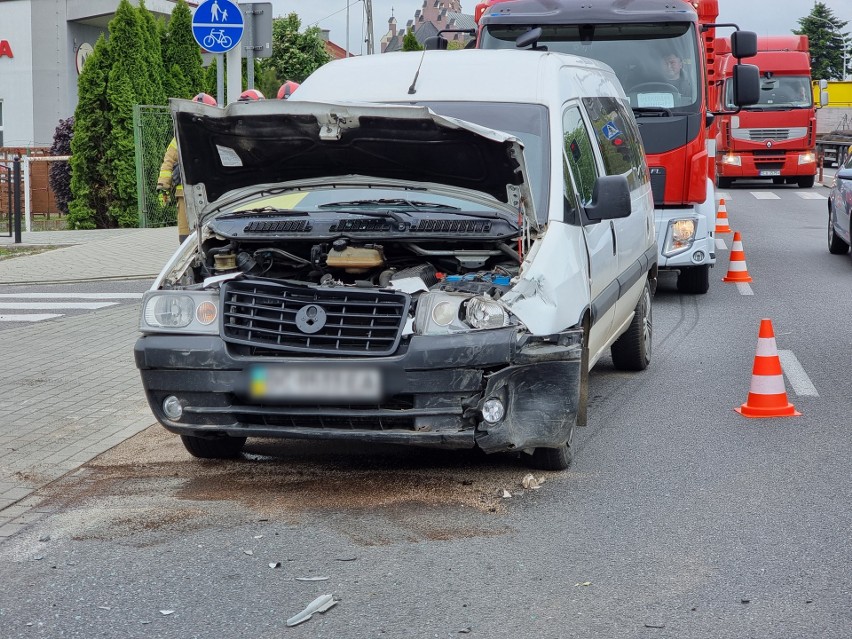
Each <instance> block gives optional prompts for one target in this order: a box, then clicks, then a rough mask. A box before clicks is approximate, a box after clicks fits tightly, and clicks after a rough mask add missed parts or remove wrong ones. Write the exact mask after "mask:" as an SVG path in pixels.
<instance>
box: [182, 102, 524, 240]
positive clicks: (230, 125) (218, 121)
mask: <svg viewBox="0 0 852 639" xmlns="http://www.w3.org/2000/svg"><path fill="white" fill-rule="evenodd" d="M170 104H171V110H172V114H173V117H174V122H175V131H176V135H177V140H178V148H179V151H180V158H181V171H182V179H183V184H184V189H185V191H186V197H187V205H188V207H189V208H190V210H191V211H192V212H195V213H196V214H197V215H198V217H199V218H200V217H201V214H202V213H203V211H204V210H205V209H206V208H207V207H208V206H209V205H211V204H213V203H215V202H216V201H217V200H220V199H221V198H223V196H225V195H226V194H228V193H232V192H233V191H235V190H237V189H245V188H246V187H252V186H257V185H268V186H275V187H279V188H280V187H281V186H285V187H292V188H299V187H300V186H301V185H303V184H305V183H308V182H311V183H314V184H315V183H316V182H317V180H322V182H323V183H324V184H333V183H334V181H335V180H334V178H337V177H339V178H340V179H341V182H342V183H343V182H347V181H351V180H352V178H353V177H355V176H357V177H358V181H359V182H360V181H363V178H365V177H366V178H370V179H375V180H376V182H377V183H382V182H383V181H404V182H408V183H423V184H424V186H426V185H428V184H433V185H439V186H443V187H453V188H455V189H464V190H467V191H470V192H473V193H472V194H475V195H476V197H477V198H478V199H481V198H482V196H483V194H484V195H486V196H488V198H489V199H493V200H494V202H493V203H494V206H495V207H497V208H501V209H503V210H505V211H507V212H510V213H513V214H514V215H517V213H518V208H519V207H522V208H523V209H524V212H525V215H526V217H527V219H528V220H529V222H530V223H531V224H532V225H533V226H534V227H535V226H537V222H536V217H535V211H534V210H533V198H532V193H531V191H530V182H529V179H528V176H527V172H526V166H525V163H524V158H523V145H522V143H521V142H520V140H519V139H518V138H516V137H514V136H511V135H508V134H505V133H502V132H499V131H492V130H490V129H486V128H483V127H480V126H478V125H475V124H471V123H469V122H464V121H461V120H456V119H454V118H447V117H443V116H439V115H437V114H435V113H433V112H432V111H431V110H429V109H428V108H426V107H420V106H397V105H378V104H366V103H365V104H350V103H347V104H331V103H318V102H298V101H289V100H288V101H285V100H267V101H260V102H236V103H232V104H230V105H228V106H227V107H225V108H219V107H212V106H208V105H206V104H201V103H197V102H192V101H189V100H176V99H173V100H171V103H170Z"/></svg>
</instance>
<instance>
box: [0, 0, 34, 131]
mask: <svg viewBox="0 0 852 639" xmlns="http://www.w3.org/2000/svg"><path fill="white" fill-rule="evenodd" d="M31 6H32V3H31V2H30V0H6V1H5V2H2V3H0V40H6V41H8V43H9V46H10V47H11V49H12V54H13V55H14V56H15V57H14V58H9V57H7V56H3V57H0V100H2V102H3V146H32V145H33V142H34V138H35V133H34V127H33V117H34V115H33V104H34V101H35V100H34V93H33V73H32V70H33V57H32V56H33V44H32V15H31Z"/></svg>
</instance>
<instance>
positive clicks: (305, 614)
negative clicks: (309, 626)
mask: <svg viewBox="0 0 852 639" xmlns="http://www.w3.org/2000/svg"><path fill="white" fill-rule="evenodd" d="M336 604H337V600H336V599H335V598H334V595H320V596H319V597H317V598H316V599H314V600H313V601H312V602H311V603H309V604H308V605H307V606H306V607H305V609H304V610H303V611H302V612H300V613H299V614H297V615H293V616H292V617H290V618H289V619H288V620H287V625H288V626H297V625H299V624H300V623H302V622H304V621H307V620H308V619H310V618H311V617H313V615H314V613H316V612H325V611H326V610H328V609H329V608H331V607H332V606H334V605H336Z"/></svg>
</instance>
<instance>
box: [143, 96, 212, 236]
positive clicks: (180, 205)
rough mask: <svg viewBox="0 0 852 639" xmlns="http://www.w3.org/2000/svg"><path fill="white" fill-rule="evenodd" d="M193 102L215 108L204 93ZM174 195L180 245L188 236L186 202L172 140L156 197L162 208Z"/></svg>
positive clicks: (174, 141)
mask: <svg viewBox="0 0 852 639" xmlns="http://www.w3.org/2000/svg"><path fill="white" fill-rule="evenodd" d="M192 101H193V102H203V103H204V104H209V105H210V106H216V98H214V97H213V96H212V95H208V94H206V93H199V94H198V95H196V96H195V97H194V98H192ZM172 193H174V198H175V204H176V205H177V223H178V239H179V240H180V242H181V244H183V241H184V240H185V239H186V238H187V237H188V236H189V221H188V220H187V217H186V201H185V200H184V197H183V183H182V181H181V179H180V161H179V158H178V149H177V140H176V139H175V138H172V141H171V142H169V146H168V147H167V148H166V155H165V156H164V157H163V163H162V165H160V175H159V176H158V177H157V195H158V198H159V200H160V204H162V205H163V206H165V205H167V204H168V203H169V200H170V199H171V194H172Z"/></svg>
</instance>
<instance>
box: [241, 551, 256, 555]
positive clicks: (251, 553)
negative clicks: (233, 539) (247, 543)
mask: <svg viewBox="0 0 852 639" xmlns="http://www.w3.org/2000/svg"><path fill="white" fill-rule="evenodd" d="M243 552H244V553H245V554H247V555H253V554H254V551H253V550H244V551H243Z"/></svg>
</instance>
